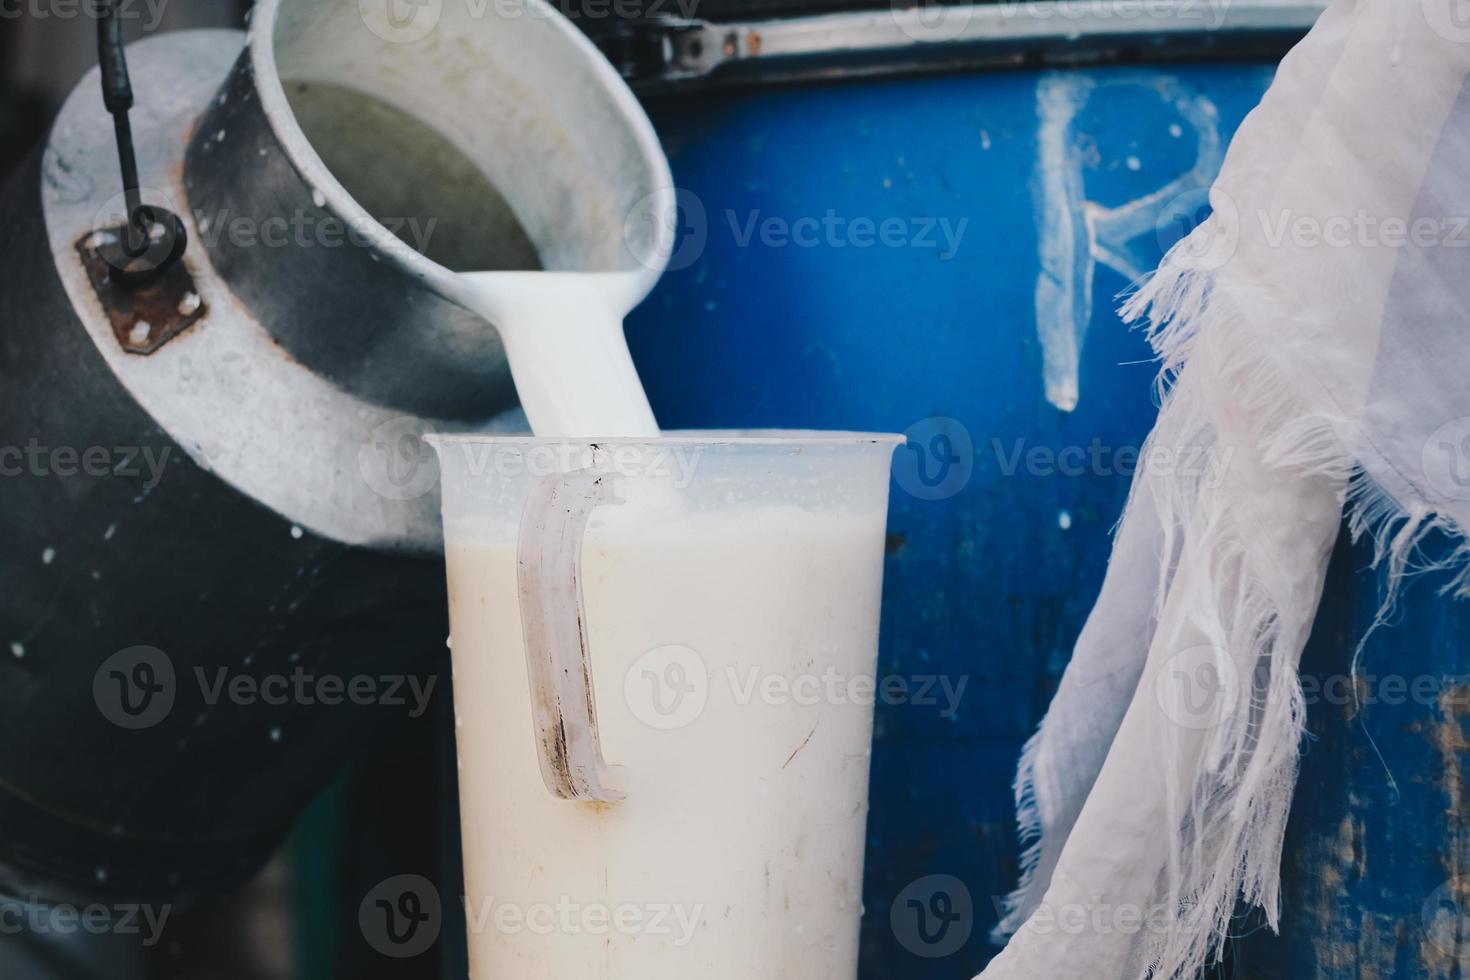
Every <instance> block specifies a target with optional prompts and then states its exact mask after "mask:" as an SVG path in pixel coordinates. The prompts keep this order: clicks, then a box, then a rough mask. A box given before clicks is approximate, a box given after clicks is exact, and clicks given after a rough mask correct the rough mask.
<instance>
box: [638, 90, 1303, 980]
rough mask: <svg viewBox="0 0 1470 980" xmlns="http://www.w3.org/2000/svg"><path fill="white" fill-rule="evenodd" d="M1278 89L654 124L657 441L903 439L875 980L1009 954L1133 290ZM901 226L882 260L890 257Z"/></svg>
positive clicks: (729, 107) (802, 99)
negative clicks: (669, 236) (1019, 777)
mask: <svg viewBox="0 0 1470 980" xmlns="http://www.w3.org/2000/svg"><path fill="white" fill-rule="evenodd" d="M1270 72H1271V69H1270V68H1269V66H1265V65H1254V64H1234V65H1232V64H1224V65H1214V66H1183V67H1173V68H1168V69H1152V68H1098V69H1090V70H1079V71H1071V72H1045V73H1041V72H1016V73H996V74H988V75H973V76H951V77H931V78H922V79H912V80H900V81H893V80H888V81H882V82H871V83H861V84H845V85H833V86H813V87H802V88H793V89H787V90H782V91H761V92H748V93H738V94H727V95H723V96H720V97H718V98H716V97H713V96H711V97H709V98H707V99H701V100H700V102H699V103H698V104H697V105H694V104H680V103H679V102H678V101H673V102H670V103H667V104H655V105H654V106H653V112H654V116H655V122H656V123H657V124H658V125H659V127H660V131H661V133H662V135H663V137H664V139H665V142H666V146H667V148H668V150H669V155H670V158H671V160H672V162H673V167H674V173H675V176H676V179H677V180H678V182H679V184H680V185H681V187H683V188H685V189H686V192H687V193H686V194H685V196H684V201H685V204H686V205H687V209H686V213H685V215H684V217H683V230H684V237H683V239H682V242H683V245H682V247H681V250H680V251H679V252H678V253H676V254H675V256H674V261H673V268H672V270H671V271H670V272H669V273H668V274H667V275H666V276H665V277H664V279H663V281H662V283H661V285H660V286H659V287H658V289H657V291H656V292H655V293H654V295H653V296H652V297H651V298H650V299H649V300H648V301H647V302H646V303H645V304H644V305H643V306H642V307H641V308H640V309H639V310H638V311H637V312H636V313H635V314H634V316H633V317H632V319H631V321H630V324H629V334H630V340H631V343H632V346H633V349H634V354H635V357H636V358H637V360H638V362H639V365H640V369H641V370H642V372H643V375H644V378H645V380H646V382H647V384H648V389H649V394H650V397H651V398H652V400H653V404H654V407H655V409H656V410H657V411H658V413H659V417H660V420H661V421H662V422H663V424H664V425H665V426H668V427H697V426H716V427H724V426H732V425H733V426H781V427H805V426H810V427H816V428H861V429H886V430H892V431H905V430H907V431H909V432H910V434H911V436H912V440H911V442H910V444H909V446H907V447H905V448H904V449H902V450H900V454H899V462H898V464H897V466H896V469H895V476H896V479H895V482H894V486H893V503H892V512H891V517H890V527H889V530H890V546H889V550H890V555H889V558H888V564H887V569H886V575H887V578H886V584H885V598H884V610H883V615H884V629H883V641H882V654H881V666H880V672H881V673H882V674H884V675H891V676H893V677H897V678H901V679H902V680H903V682H904V683H905V684H906V685H907V695H906V696H903V695H902V692H901V691H900V689H899V688H897V687H894V688H891V689H890V693H891V694H892V695H893V696H891V697H888V698H884V699H883V700H882V703H880V704H879V708H878V722H877V725H878V728H877V738H876V744H875V751H874V760H873V804H872V811H871V817H870V828H869V835H870V844H869V853H868V867H867V880H866V887H865V893H866V901H865V904H866V910H867V911H866V916H865V920H864V932H863V953H864V955H863V967H862V978H863V980H890V978H892V980H930V978H934V980H938V978H945V980H954V978H956V977H966V976H970V975H972V974H973V972H974V971H976V970H978V969H979V968H980V967H981V966H982V965H983V964H984V963H985V962H986V961H987V960H988V959H989V958H990V957H991V956H993V955H994V952H995V950H994V947H992V946H991V945H990V943H989V941H988V939H987V933H988V932H989V930H990V928H991V927H992V926H993V925H994V924H995V922H996V919H997V916H996V912H995V905H994V899H995V897H996V896H999V895H1001V894H1003V893H1004V892H1005V891H1006V890H1007V889H1008V888H1009V887H1010V886H1011V885H1012V883H1013V882H1014V880H1015V874H1016V864H1017V846H1016V842H1015V833H1014V822H1013V813H1012V805H1011V798H1010V797H1011V794H1010V782H1011V777H1012V773H1013V769H1014V765H1015V760H1016V757H1017V755H1018V753H1019V750H1020V747H1021V744H1022V742H1023V741H1024V740H1025V738H1026V737H1027V736H1028V735H1029V734H1030V733H1031V731H1032V730H1033V729H1034V728H1035V726H1036V724H1037V722H1038V721H1039V720H1040V718H1041V715H1042V712H1043V710H1044V709H1045V706H1046V704H1047V702H1048V700H1049V698H1050V696H1051V694H1052V691H1053V690H1054V688H1055V685H1056V681H1057V679H1058V677H1059V675H1060V672H1061V670H1062V668H1063V667H1064V665H1065V663H1066V660H1067V658H1068V656H1069V654H1070V648H1071V644H1072V642H1073V640H1074V639H1075V637H1076V635H1077V632H1078V631H1079V629H1080V627H1081V624H1082V621H1083V618H1084V616H1085V615H1086V613H1087V611H1088V609H1089V607H1090V605H1091V603H1092V601H1093V599H1094V597H1095V595H1096V593H1097V589H1098V587H1099V585H1100V583H1101V579H1102V574H1103V570H1104V564H1105V561H1106V556H1107V553H1108V548H1109V530H1110V527H1111V525H1112V523H1113V522H1114V520H1115V519H1116V518H1117V516H1118V514H1119V512H1120V510H1121V508H1122V504H1123V501H1124V497H1125V494H1126V490H1127V486H1128V479H1129V475H1130V474H1131V471H1132V467H1133V465H1135V464H1134V462H1133V461H1132V460H1131V459H1130V458H1129V452H1130V450H1133V449H1136V447H1137V446H1138V445H1139V444H1140V442H1141V440H1142V438H1143V436H1144V435H1145V433H1146V432H1147V430H1148V427H1149V425H1150V423H1151V421H1152V419H1153V417H1154V414H1155V408H1154V404H1153V402H1152V392H1151V382H1152V378H1153V367H1152V366H1151V365H1150V364H1149V363H1148V356H1149V354H1148V351H1147V349H1146V346H1145V344H1144V343H1143V341H1142V339H1141V338H1140V337H1139V336H1138V335H1137V334H1136V333H1130V332H1129V331H1127V330H1126V329H1125V328H1124V327H1123V326H1122V325H1121V324H1120V323H1119V321H1118V320H1117V318H1116V316H1115V315H1114V314H1113V313H1112V310H1113V308H1114V306H1115V295H1116V294H1117V292H1118V291H1119V290H1122V289H1123V288H1124V287H1125V286H1126V285H1127V284H1128V281H1129V278H1130V277H1131V276H1132V275H1134V274H1135V273H1137V272H1139V271H1142V270H1144V269H1147V268H1150V267H1151V266H1152V265H1153V264H1154V263H1155V262H1156V261H1157V259H1158V257H1159V255H1160V254H1161V251H1162V248H1163V246H1164V245H1166V244H1168V242H1170V241H1172V239H1173V237H1174V236H1175V235H1176V234H1177V226H1178V221H1179V220H1183V221H1185V222H1186V223H1187V222H1188V220H1189V219H1190V216H1191V215H1193V214H1195V213H1196V209H1197V208H1198V206H1199V205H1200V203H1201V201H1202V196H1203V195H1202V194H1201V193H1200V192H1199V190H1198V188H1199V187H1200V186H1202V185H1204V184H1205V183H1207V182H1208V180H1209V179H1210V178H1211V177H1212V176H1213V173H1214V168H1215V167H1216V166H1218V162H1219V153H1220V152H1221V149H1222V148H1223V146H1224V145H1225V143H1226V142H1228V139H1229V136H1230V134H1231V133H1232V132H1233V131H1234V130H1235V128H1236V126H1237V125H1238V124H1239V121H1240V119H1241V117H1242V116H1243V114H1244V113H1245V112H1246V111H1248V109H1249V108H1250V107H1251V106H1252V105H1254V103H1255V102H1256V101H1258V100H1259V98H1260V94H1261V92H1262V91H1263V90H1264V88H1265V86H1266V85H1267V84H1268V82H1269V79H1270ZM802 219H807V220H806V222H805V223H804V224H803V223H801V222H802ZM858 219H869V220H871V221H872V222H873V226H874V228H873V231H872V232H871V233H869V234H865V233H864V232H866V231H867V226H866V225H863V224H860V223H858ZM885 220H889V224H888V232H889V233H888V235H887V236H886V244H885V243H884V241H880V240H873V241H870V239H876V238H877V236H878V233H879V231H880V230H881V228H882V222H884V221H885ZM895 222H896V223H895ZM962 223H963V224H962ZM1156 226H1159V227H1157V228H1156ZM946 228H947V229H948V233H947V234H948V237H946V231H945V229H946ZM864 243H866V244H864ZM1038 311H1039V314H1038ZM1074 403H1075V404H1074ZM1065 408H1071V409H1072V410H1071V411H1066V410H1064V409H1065ZM945 420H952V421H945ZM946 683H947V684H948V687H947V688H946V687H945V684H946ZM961 685H964V686H963V689H961ZM890 701H891V702H896V703H888V702H890ZM951 705H955V707H954V710H951ZM1301 976H1302V975H1295V976H1293V980H1301Z"/></svg>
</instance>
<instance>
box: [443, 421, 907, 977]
mask: <svg viewBox="0 0 1470 980" xmlns="http://www.w3.org/2000/svg"><path fill="white" fill-rule="evenodd" d="M901 441H902V440H901V438H900V437H898V436H886V435H865V434H849V433H814V432H786V433H769V434H746V435H740V436H736V435H725V434H718V433H691V434H671V435H667V436H664V437H662V438H657V439H644V440H605V441H599V442H595V443H589V442H578V441H566V440H538V439H529V438H526V439H494V438H477V437H447V438H437V439H434V440H433V442H434V444H435V447H436V448H437V449H438V451H439V455H440V461H441V469H442V472H443V490H444V526H445V537H446V550H447V554H448V569H449V594H450V615H451V621H452V629H453V639H452V645H453V656H454V672H455V708H456V716H457V731H458V742H459V758H460V791H461V800H462V824H463V833H464V854H465V873H466V891H467V894H466V896H465V903H466V912H467V914H468V917H469V921H470V926H469V928H470V957H471V971H470V972H471V976H472V977H473V978H474V980H675V978H677V980H691V978H698V980H721V978H729V980H737V978H738V980H752V978H762V980H852V978H853V977H854V976H855V975H856V971H857V945H858V925H859V920H860V918H861V914H862V905H861V896H862V864H863V839H864V830H865V823H866V816H867V805H868V766H869V756H870V751H871V749H870V746H871V738H872V720H873V703H874V700H875V681H874V673H875V668H876V661H877V641H878V617H879V598H880V594H881V592H882V577H883V571H882V568H883V566H882V562H883V539H884V526H885V516H886V512H887V499H888V482H889V461H890V457H891V454H892V452H893V449H894V448H895V447H896V446H897V445H898V444H899V443H900V442H901Z"/></svg>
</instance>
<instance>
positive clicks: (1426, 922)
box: [1234, 540, 1470, 980]
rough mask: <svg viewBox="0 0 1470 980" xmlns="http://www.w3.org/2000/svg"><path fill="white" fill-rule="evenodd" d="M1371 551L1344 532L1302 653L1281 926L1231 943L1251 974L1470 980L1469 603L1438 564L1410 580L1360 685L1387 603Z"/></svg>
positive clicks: (1436, 549) (1315, 979)
mask: <svg viewBox="0 0 1470 980" xmlns="http://www.w3.org/2000/svg"><path fill="white" fill-rule="evenodd" d="M1426 551H1427V553H1428V554H1430V555H1435V554H1440V555H1442V554H1444V553H1445V551H1446V543H1445V542H1443V541H1438V540H1436V541H1433V542H1430V544H1429V545H1428V547H1427V549H1426ZM1371 557H1372V556H1371V552H1370V551H1369V550H1368V549H1367V548H1366V547H1356V548H1354V547H1349V546H1348V543H1347V542H1346V541H1344V542H1341V543H1340V546H1339V548H1338V550H1337V552H1336V554H1335V555H1334V557H1333V564H1332V568H1331V570H1330V572H1329V575H1328V584H1327V589H1326V599H1325V601H1324V604H1323V608H1322V610H1321V612H1320V614H1319V615H1318V618H1317V623H1316V628H1315V630H1314V631H1313V636H1312V641H1311V643H1310V645H1309V646H1308V648H1307V651H1306V654H1305V655H1304V657H1303V659H1302V676H1303V681H1304V690H1305V693H1306V694H1307V699H1308V711H1307V718H1308V722H1307V727H1308V730H1309V732H1310V733H1311V738H1310V740H1309V741H1308V743H1307V745H1306V757H1305V758H1304V760H1303V763H1302V774H1301V781H1300V783H1299V784H1298V787H1297V796H1296V800H1295V802H1294V806H1293V810H1292V816H1291V822H1290V824H1289V825H1288V828H1287V843H1286V854H1285V861H1284V864H1283V885H1284V894H1283V906H1284V919H1283V922H1282V934H1281V935H1280V936H1274V935H1272V934H1270V933H1269V932H1268V931H1265V930H1261V931H1257V932H1255V933H1253V934H1251V935H1250V936H1249V937H1248V938H1245V939H1243V940H1241V941H1239V942H1238V943H1236V944H1235V950H1234V954H1235V955H1234V961H1235V963H1236V965H1237V966H1238V967H1239V970H1240V973H1241V975H1244V976H1248V977H1251V978H1253V980H1255V978H1259V980H1450V978H1459V977H1462V976H1466V975H1470V918H1467V917H1466V910H1470V904H1467V899H1470V827H1467V826H1466V821H1467V818H1470V806H1467V803H1470V799H1467V797H1470V779H1467V778H1466V773H1465V765H1466V762H1467V761H1470V727H1467V726H1466V722H1467V721H1470V651H1467V647H1466V644H1465V637H1466V635H1467V624H1470V606H1467V605H1466V604H1465V603H1463V602H1449V601H1446V600H1445V599H1444V598H1442V597H1441V596H1440V595H1439V594H1438V587H1439V586H1442V585H1443V584H1444V579H1443V578H1442V577H1441V576H1439V575H1429V576H1426V577H1425V578H1424V579H1420V580H1417V581H1415V582H1413V583H1412V585H1411V586H1410V588H1409V589H1408V591H1407V593H1406V595H1405V596H1404V600H1403V604H1402V608H1401V614H1400V616H1399V617H1397V622H1396V625H1395V626H1394V627H1393V628H1392V629H1385V630H1380V631H1378V632H1376V633H1375V634H1373V636H1372V638H1371V639H1370V641H1369V642H1368V644H1367V646H1366V647H1365V649H1364V651H1363V658H1362V664H1361V667H1360V669H1359V672H1358V676H1359V680H1358V681H1357V682H1354V680H1353V671H1352V669H1351V663H1350V661H1351V657H1352V651H1353V648H1354V646H1355V644H1356V643H1357V642H1358V640H1359V639H1360V638H1361V637H1362V636H1363V635H1364V633H1365V632H1366V631H1367V629H1368V628H1369V627H1370V626H1371V624H1372V622H1373V618H1374V615H1375V613H1376V612H1377V610H1378V606H1379V600H1380V596H1379V593H1378V589H1377V582H1376V579H1375V577H1374V576H1371V575H1365V574H1363V568H1364V567H1365V566H1366V565H1367V564H1368V563H1369V561H1370V560H1371ZM1354 688H1356V689H1357V691H1358V692H1359V693H1358V694H1357V695H1356V696H1354V695H1353V693H1352V691H1353V690H1354ZM1359 702H1361V706H1360V704H1359Z"/></svg>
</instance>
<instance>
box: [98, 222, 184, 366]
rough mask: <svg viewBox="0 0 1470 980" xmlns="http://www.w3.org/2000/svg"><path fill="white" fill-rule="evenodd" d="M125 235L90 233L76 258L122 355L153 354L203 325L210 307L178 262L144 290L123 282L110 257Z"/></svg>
mask: <svg viewBox="0 0 1470 980" xmlns="http://www.w3.org/2000/svg"><path fill="white" fill-rule="evenodd" d="M126 233H127V231H126V228H124V227H121V226H119V227H117V228H107V229H103V230H101V231H94V232H89V233H88V234H87V235H85V236H83V237H82V239H81V240H80V241H78V242H77V253H78V254H79V255H80V256H81V257H82V265H83V266H84V267H85V268H86V270H87V276H88V278H90V279H91V280H92V288H93V289H94V290H95V291H96V293H97V299H98V300H99V301H100V302H101V303H102V309H103V310H104V311H105V312H106V313H107V319H108V321H109V322H110V323H111V324H112V332H113V333H114V334H115V335H116V336H117V342H118V343H119V344H120V345H122V349H123V350H125V351H127V352H128V353H129V354H145V355H146V354H152V353H153V352H154V351H156V350H158V349H159V348H160V347H162V346H163V345H164V344H166V343H168V342H169V341H170V340H172V339H174V338H175V337H177V336H178V335H179V334H181V333H183V332H184V331H185V330H187V329H189V328H190V327H192V326H193V325H194V324H196V323H198V322H199V321H200V320H202V319H204V317H205V316H206V315H208V313H209V307H208V305H207V304H206V303H205V302H204V298H203V296H201V295H200V293H199V290H198V288H197V286H196V285H195V283H194V276H193V275H192V274H191V273H190V272H189V269H188V267H187V266H186V264H185V263H183V262H174V263H173V264H172V265H169V266H168V267H167V268H166V269H163V270H161V271H160V272H159V274H158V276H157V278H155V279H153V280H152V281H151V282H147V283H145V284H143V285H138V286H129V285H125V284H124V283H122V282H121V281H119V280H120V277H119V276H118V275H117V270H116V269H115V268H114V267H113V265H112V263H111V262H109V260H108V258H107V257H106V256H108V255H109V254H111V250H112V249H115V248H116V245H117V242H119V241H120V240H121V239H122V236H123V235H125V234H126Z"/></svg>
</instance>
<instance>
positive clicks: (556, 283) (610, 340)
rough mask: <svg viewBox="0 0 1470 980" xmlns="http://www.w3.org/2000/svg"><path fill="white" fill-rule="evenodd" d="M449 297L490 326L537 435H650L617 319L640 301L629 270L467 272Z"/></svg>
mask: <svg viewBox="0 0 1470 980" xmlns="http://www.w3.org/2000/svg"><path fill="white" fill-rule="evenodd" d="M460 278H461V280H462V282H463V289H462V291H461V292H460V293H459V294H458V296H457V298H458V299H459V301H460V302H461V303H464V304H465V305H466V306H468V307H469V308H470V309H472V310H474V311H475V312H476V313H479V314H480V315H481V316H483V317H484V318H485V319H487V320H489V321H490V322H491V323H493V324H495V326H496V329H498V330H499V331H500V338H501V342H502V343H503V344H504V345H505V354H506V359H507V360H508V361H509V362H510V370H511V376H512V377H513V378H514V379H515V386H516V393H517V395H519V396H520V401H521V407H522V408H523V409H524V410H525V413H526V418H527V421H529V422H530V424H531V431H532V432H534V433H535V434H536V435H537V436H543V437H552V436H655V435H658V423H657V422H656V421H655V420H654V417H653V409H652V408H650V407H649V405H648V396H647V395H646V394H645V393H644V391H643V384H642V383H641V382H640V381H639V380H638V372H637V370H636V369H635V368H634V366H633V358H632V355H630V354H629V353H628V342H627V339H626V337H625V336H624V335H623V317H624V316H625V315H626V314H627V313H628V312H629V311H631V310H632V308H633V306H634V305H636V304H637V302H638V300H639V299H640V298H642V294H643V291H644V290H645V289H646V277H645V276H644V275H643V274H641V273H633V272H477V273H470V274H468V275H463V276H461V277H460Z"/></svg>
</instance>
